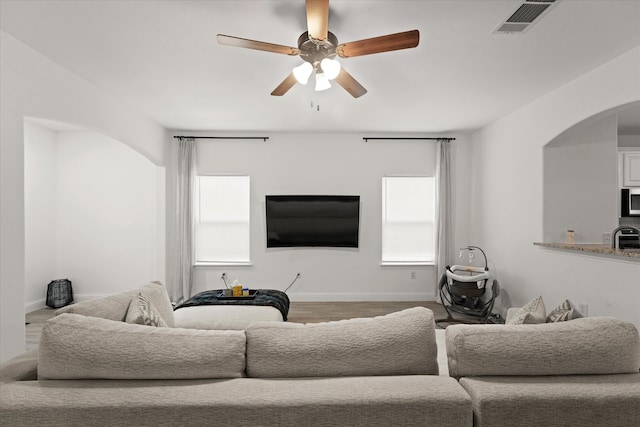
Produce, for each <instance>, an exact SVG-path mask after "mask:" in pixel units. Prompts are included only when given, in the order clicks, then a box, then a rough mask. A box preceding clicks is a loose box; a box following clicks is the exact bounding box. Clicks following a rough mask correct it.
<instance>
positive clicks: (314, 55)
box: [298, 31, 338, 68]
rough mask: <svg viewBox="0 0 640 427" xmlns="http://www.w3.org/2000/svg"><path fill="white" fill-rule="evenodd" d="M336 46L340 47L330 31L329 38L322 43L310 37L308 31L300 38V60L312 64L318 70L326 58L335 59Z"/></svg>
mask: <svg viewBox="0 0 640 427" xmlns="http://www.w3.org/2000/svg"><path fill="white" fill-rule="evenodd" d="M336 46H338V38H337V37H336V36H335V35H334V34H333V33H332V32H330V31H328V32H327V38H326V39H325V40H320V41H318V40H315V39H313V38H311V37H309V32H308V31H305V32H304V33H302V34H301V35H300V37H298V49H300V58H302V59H303V60H304V61H307V62H309V63H311V65H313V67H314V68H317V67H318V64H320V61H322V60H323V59H324V58H329V59H333V58H335V56H336Z"/></svg>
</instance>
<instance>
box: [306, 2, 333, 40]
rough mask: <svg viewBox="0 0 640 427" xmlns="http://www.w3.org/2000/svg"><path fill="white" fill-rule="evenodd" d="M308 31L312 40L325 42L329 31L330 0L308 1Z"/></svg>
mask: <svg viewBox="0 0 640 427" xmlns="http://www.w3.org/2000/svg"><path fill="white" fill-rule="evenodd" d="M307 29H308V31H309V36H310V37H311V38H312V39H315V40H319V41H324V40H326V39H327V33H328V31H329V0H307Z"/></svg>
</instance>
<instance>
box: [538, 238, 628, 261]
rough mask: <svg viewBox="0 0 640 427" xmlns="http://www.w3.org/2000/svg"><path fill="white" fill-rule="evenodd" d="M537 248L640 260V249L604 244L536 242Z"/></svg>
mask: <svg viewBox="0 0 640 427" xmlns="http://www.w3.org/2000/svg"><path fill="white" fill-rule="evenodd" d="M533 244H534V245H536V246H542V247H544V248H551V249H562V250H568V251H579V252H586V253H590V254H595V255H613V256H618V257H629V258H637V259H638V260H640V249H624V250H622V249H612V248H611V246H610V245H602V244H595V243H593V244H589V243H584V244H581V243H574V244H569V243H543V242H534V243H533Z"/></svg>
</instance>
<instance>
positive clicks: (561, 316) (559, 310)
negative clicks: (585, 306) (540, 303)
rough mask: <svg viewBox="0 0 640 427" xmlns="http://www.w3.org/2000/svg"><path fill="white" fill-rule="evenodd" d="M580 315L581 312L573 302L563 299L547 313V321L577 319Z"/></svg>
mask: <svg viewBox="0 0 640 427" xmlns="http://www.w3.org/2000/svg"><path fill="white" fill-rule="evenodd" d="M580 317H582V314H581V313H580V312H579V311H578V310H577V309H576V307H575V306H574V305H573V303H572V302H571V301H569V300H565V301H564V302H563V303H562V304H560V305H559V306H557V307H556V308H554V309H553V310H552V311H551V313H549V314H548V315H547V322H549V323H551V322H565V321H567V320H573V319H578V318H580Z"/></svg>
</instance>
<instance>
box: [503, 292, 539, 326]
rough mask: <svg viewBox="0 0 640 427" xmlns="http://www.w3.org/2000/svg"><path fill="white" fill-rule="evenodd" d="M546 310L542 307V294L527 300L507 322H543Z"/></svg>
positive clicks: (510, 323)
mask: <svg viewBox="0 0 640 427" xmlns="http://www.w3.org/2000/svg"><path fill="white" fill-rule="evenodd" d="M546 320H547V311H546V309H545V307H544V301H543V300H542V296H539V297H537V298H534V299H533V300H531V301H529V302H528V303H527V304H526V305H525V306H524V307H522V308H520V309H519V310H518V311H517V312H516V314H515V315H513V317H512V318H511V319H509V321H508V322H507V324H508V325H527V324H534V323H545V322H546Z"/></svg>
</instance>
